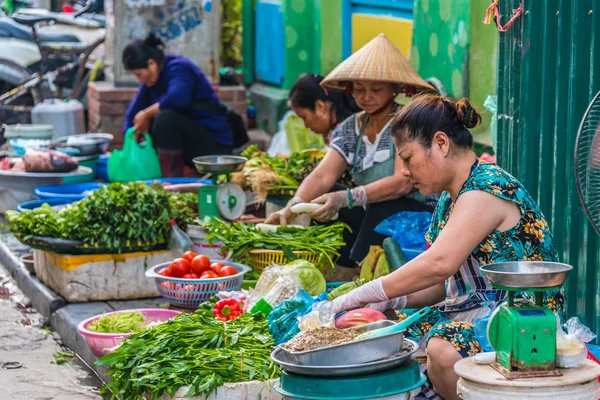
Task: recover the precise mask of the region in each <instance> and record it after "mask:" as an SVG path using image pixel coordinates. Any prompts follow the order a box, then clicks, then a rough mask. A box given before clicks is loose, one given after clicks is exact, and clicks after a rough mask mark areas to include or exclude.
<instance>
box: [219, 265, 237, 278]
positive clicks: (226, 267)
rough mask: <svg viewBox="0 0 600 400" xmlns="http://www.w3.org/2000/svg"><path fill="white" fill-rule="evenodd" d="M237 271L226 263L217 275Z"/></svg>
mask: <svg viewBox="0 0 600 400" xmlns="http://www.w3.org/2000/svg"><path fill="white" fill-rule="evenodd" d="M237 273H238V271H237V269H235V268H234V267H232V266H231V265H226V266H224V267H223V268H221V270H220V271H219V276H231V275H235V274H237Z"/></svg>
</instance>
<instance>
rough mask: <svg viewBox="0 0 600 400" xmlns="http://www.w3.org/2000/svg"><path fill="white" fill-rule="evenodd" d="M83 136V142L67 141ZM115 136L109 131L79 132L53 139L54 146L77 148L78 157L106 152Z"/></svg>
mask: <svg viewBox="0 0 600 400" xmlns="http://www.w3.org/2000/svg"><path fill="white" fill-rule="evenodd" d="M79 138H83V139H85V142H80V143H72V144H70V143H68V142H69V141H70V140H74V139H79ZM114 138H115V137H114V136H113V135H111V134H110V133H81V134H78V135H70V136H63V137H61V138H59V139H56V140H53V141H52V144H53V145H54V146H68V147H73V148H75V149H77V150H79V154H77V156H79V157H85V156H93V155H100V154H104V153H106V151H107V150H108V148H109V147H110V143H111V142H112V141H113V139H114Z"/></svg>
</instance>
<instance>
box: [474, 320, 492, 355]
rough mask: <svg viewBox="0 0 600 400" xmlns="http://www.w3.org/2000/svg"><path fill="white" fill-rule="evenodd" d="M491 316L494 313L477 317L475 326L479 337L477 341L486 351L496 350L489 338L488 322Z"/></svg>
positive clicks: (476, 334)
mask: <svg viewBox="0 0 600 400" xmlns="http://www.w3.org/2000/svg"><path fill="white" fill-rule="evenodd" d="M491 316H492V314H491V313H490V314H488V315H486V316H485V317H483V318H479V319H476V320H475V325H474V327H473V329H474V330H475V337H476V338H477V341H478V342H479V345H480V346H481V349H482V350H483V351H484V352H492V351H494V348H493V347H492V345H491V344H490V340H489V339H488V335H487V327H488V322H489V321H490V317H491Z"/></svg>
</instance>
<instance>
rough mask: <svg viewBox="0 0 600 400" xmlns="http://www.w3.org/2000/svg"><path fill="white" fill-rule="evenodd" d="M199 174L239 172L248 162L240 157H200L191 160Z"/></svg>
mask: <svg viewBox="0 0 600 400" xmlns="http://www.w3.org/2000/svg"><path fill="white" fill-rule="evenodd" d="M192 161H193V162H194V165H195V166H196V170H198V172H199V173H201V174H205V173H208V172H217V173H222V174H223V173H229V172H237V171H241V170H242V169H243V168H244V164H246V161H248V160H247V159H246V158H244V157H240V156H202V157H196V158H194V159H193V160H192Z"/></svg>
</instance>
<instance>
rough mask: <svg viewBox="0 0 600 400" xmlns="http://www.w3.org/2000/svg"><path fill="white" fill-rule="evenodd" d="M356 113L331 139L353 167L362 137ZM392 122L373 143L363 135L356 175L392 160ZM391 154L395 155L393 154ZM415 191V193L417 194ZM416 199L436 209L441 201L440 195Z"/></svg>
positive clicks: (336, 130) (335, 147) (336, 149)
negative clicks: (359, 140) (359, 139)
mask: <svg viewBox="0 0 600 400" xmlns="http://www.w3.org/2000/svg"><path fill="white" fill-rule="evenodd" d="M361 114H362V113H356V114H354V115H351V116H350V117H348V118H347V119H346V120H345V121H344V122H342V123H341V124H340V125H339V126H338V127H337V128H336V129H335V130H334V131H333V134H332V137H331V143H330V145H329V147H331V148H332V149H334V150H335V151H337V152H338V153H339V154H340V155H341V156H342V157H343V158H344V160H346V162H347V163H348V165H350V166H351V167H353V163H354V153H355V152H356V148H357V144H358V138H359V137H360V127H359V115H361ZM391 122H392V121H391V120H390V121H389V122H388V123H387V124H385V126H384V127H383V129H382V130H381V131H380V132H379V133H378V134H377V136H376V137H375V142H373V143H371V142H370V141H369V139H368V138H367V136H366V135H363V137H362V140H363V145H362V146H361V148H360V153H359V154H358V159H359V160H360V164H359V165H357V166H356V167H355V168H354V171H353V172H354V173H361V172H363V171H365V170H366V169H369V168H371V167H372V166H373V165H376V164H380V163H382V162H384V161H387V160H389V158H390V146H393V143H392V140H391V133H392V129H391ZM391 154H394V152H392V153H391ZM416 192H417V190H416V189H415V190H414V192H413V193H411V194H410V195H409V197H411V195H413V194H415V195H416ZM415 199H416V200H417V201H419V202H421V203H423V204H425V205H427V206H429V207H431V208H435V206H436V205H437V202H438V200H439V195H437V194H434V195H429V196H425V197H423V196H415Z"/></svg>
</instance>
